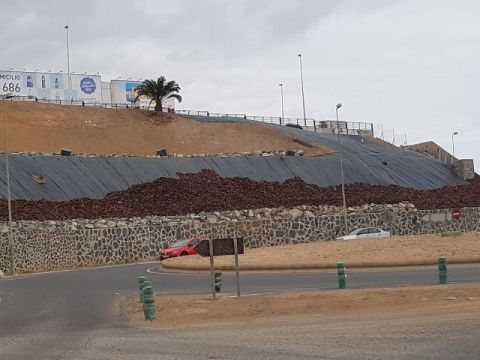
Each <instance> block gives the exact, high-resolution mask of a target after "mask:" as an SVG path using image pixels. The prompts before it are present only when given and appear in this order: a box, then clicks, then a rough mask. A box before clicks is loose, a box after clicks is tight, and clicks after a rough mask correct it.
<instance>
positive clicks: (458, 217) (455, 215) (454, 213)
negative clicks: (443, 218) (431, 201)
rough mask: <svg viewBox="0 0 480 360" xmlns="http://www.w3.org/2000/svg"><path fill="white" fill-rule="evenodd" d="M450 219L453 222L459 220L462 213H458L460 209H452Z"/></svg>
mask: <svg viewBox="0 0 480 360" xmlns="http://www.w3.org/2000/svg"><path fill="white" fill-rule="evenodd" d="M452 217H453V218H454V219H455V220H460V218H461V217H462V212H461V211H460V209H453V211H452Z"/></svg>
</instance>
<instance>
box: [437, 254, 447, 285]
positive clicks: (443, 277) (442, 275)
mask: <svg viewBox="0 0 480 360" xmlns="http://www.w3.org/2000/svg"><path fill="white" fill-rule="evenodd" d="M438 278H439V280H440V284H442V285H444V284H446V283H447V258H446V257H445V256H440V257H439V258H438Z"/></svg>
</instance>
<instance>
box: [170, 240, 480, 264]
mask: <svg viewBox="0 0 480 360" xmlns="http://www.w3.org/2000/svg"><path fill="white" fill-rule="evenodd" d="M439 256H446V257H447V259H448V260H449V261H450V262H452V261H455V260H469V261H471V262H478V261H480V234H465V235H462V236H459V237H441V236H439V235H416V236H396V237H391V238H386V239H368V240H350V241H319V242H314V243H306V244H290V245H284V246H274V247H264V248H256V249H245V254H243V255H240V261H239V263H240V268H243V269H245V270H254V269H259V270H262V269H282V268H298V269H301V268H314V267H318V268H322V267H324V268H329V267H335V266H336V262H337V261H344V262H345V263H346V266H347V267H349V266H350V267H351V266H355V265H356V266H382V265H383V266H399V265H403V266H404V265H409V264H412V265H415V264H418V263H419V262H425V263H426V264H434V263H435V262H436V261H437V258H438V257H439ZM233 264H234V258H233V256H221V257H216V258H215V267H217V268H219V269H224V270H225V269H226V270H228V269H231V268H233ZM162 265H163V267H165V268H169V269H184V270H205V269H209V259H208V258H202V257H200V256H188V257H180V258H172V259H167V260H165V261H163V262H162Z"/></svg>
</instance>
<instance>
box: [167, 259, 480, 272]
mask: <svg viewBox="0 0 480 360" xmlns="http://www.w3.org/2000/svg"><path fill="white" fill-rule="evenodd" d="M448 263H449V264H451V265H455V264H457V265H460V264H463V265H465V264H480V259H479V258H457V259H455V258H449V259H448ZM345 265H346V267H348V268H349V269H352V268H395V267H403V268H404V267H414V266H429V265H432V266H436V265H437V259H424V260H411V261H369V262H361V261H352V262H345ZM162 267H163V268H164V269H168V270H181V271H206V270H210V266H209V264H202V265H190V264H175V261H172V262H168V261H167V262H162ZM215 269H217V270H223V271H230V270H235V267H234V265H233V264H232V265H217V266H215ZM240 269H241V270H246V271H268V270H271V271H277V270H336V269H337V263H336V262H332V263H326V264H274V265H261V264H257V265H242V264H241V263H240Z"/></svg>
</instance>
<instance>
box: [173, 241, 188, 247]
mask: <svg viewBox="0 0 480 360" xmlns="http://www.w3.org/2000/svg"><path fill="white" fill-rule="evenodd" d="M180 246H187V240H180V241H177V242H175V243H173V245H172V246H170V247H180Z"/></svg>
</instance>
